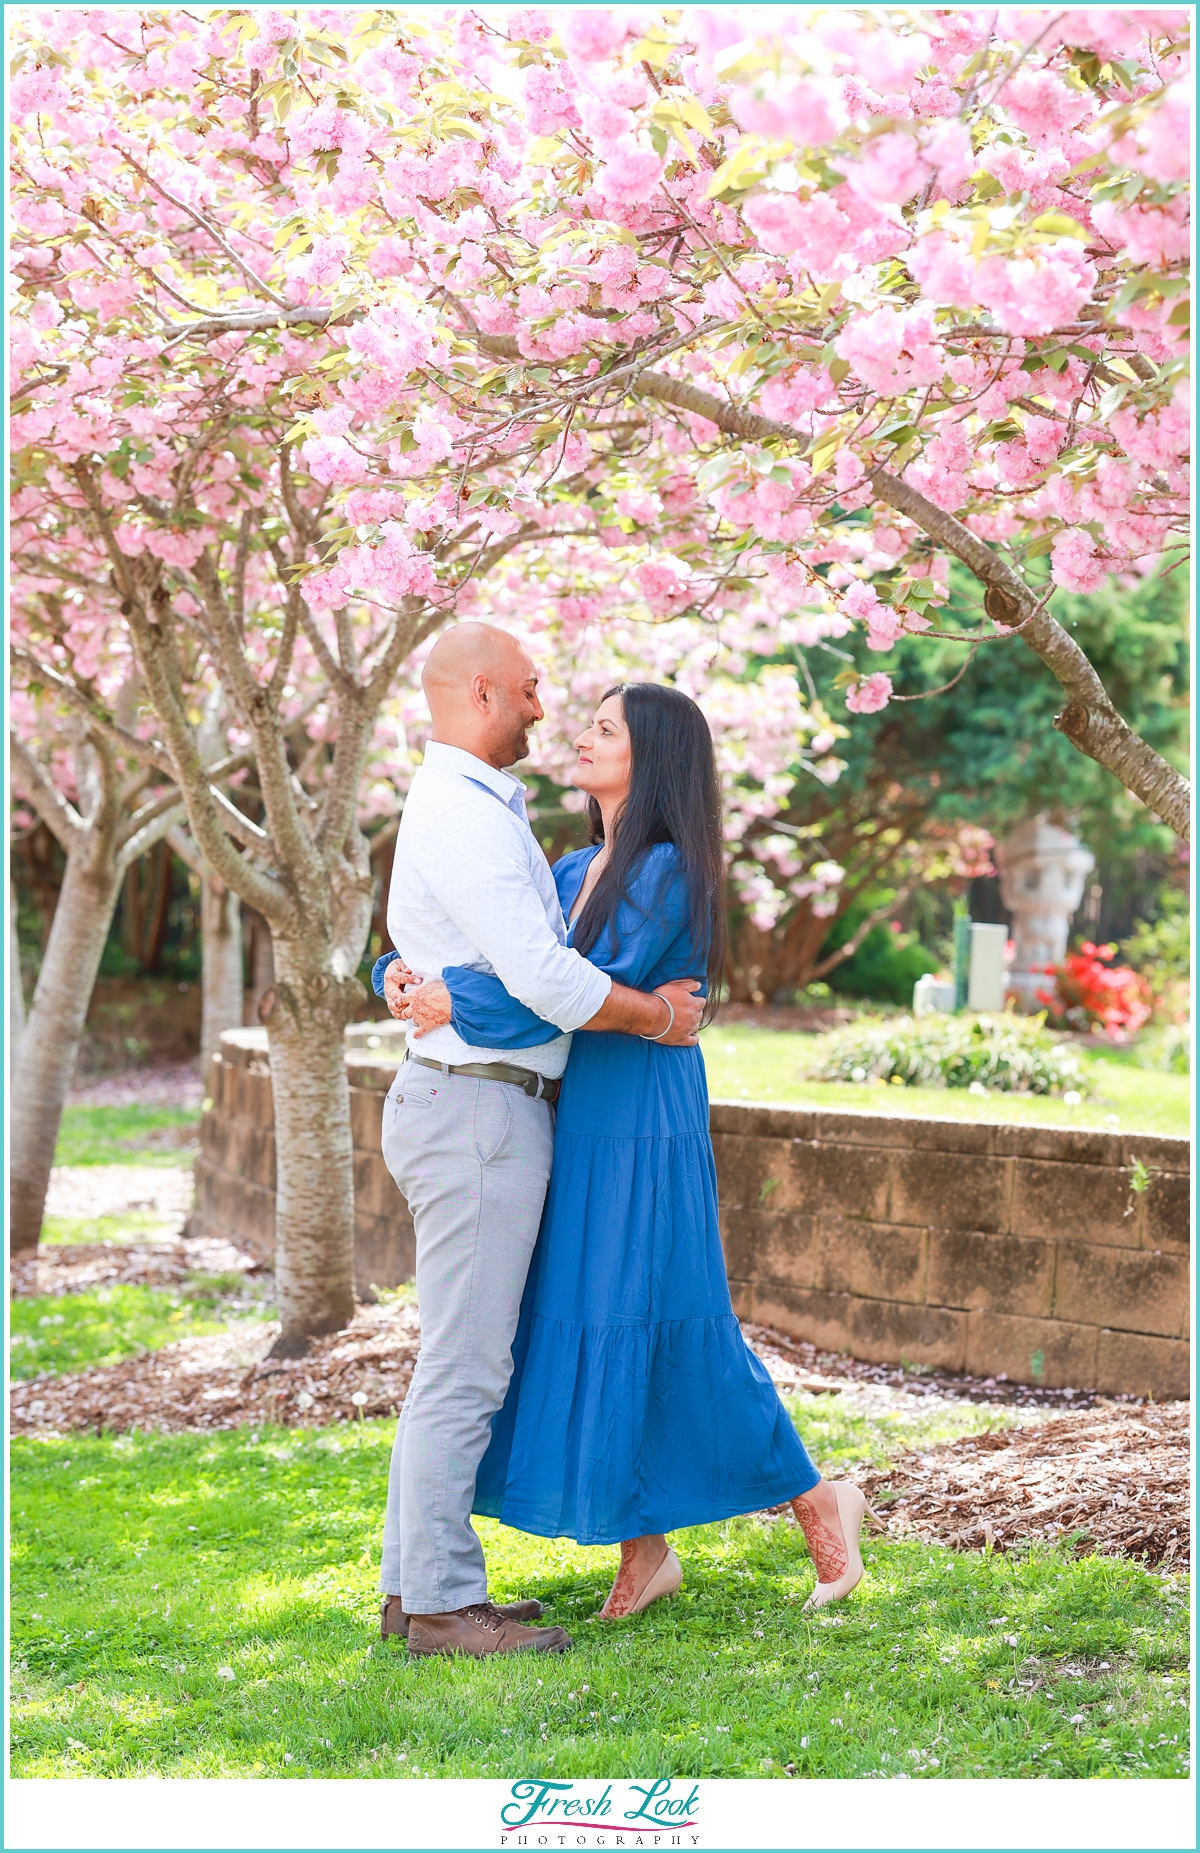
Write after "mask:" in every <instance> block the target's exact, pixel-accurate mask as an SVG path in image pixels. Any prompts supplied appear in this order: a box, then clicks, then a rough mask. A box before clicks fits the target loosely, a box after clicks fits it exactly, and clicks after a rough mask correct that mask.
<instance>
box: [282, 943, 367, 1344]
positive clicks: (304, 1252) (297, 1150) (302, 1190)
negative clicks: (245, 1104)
mask: <svg viewBox="0 0 1200 1853" xmlns="http://www.w3.org/2000/svg"><path fill="white" fill-rule="evenodd" d="M317 937H318V936H317V935H316V934H314V935H313V938H314V939H316V938H317ZM274 946H275V971H276V980H275V984H274V986H273V987H272V988H271V989H270V990H269V991H267V992H265V993H264V995H263V997H262V998H261V1000H260V1003H259V1013H260V1015H261V1017H262V1020H263V1021H264V1023H265V1024H266V1027H267V1034H268V1038H269V1043H270V1059H271V1092H272V1095H273V1097H274V1103H275V1151H276V1185H275V1298H276V1304H277V1306H278V1308H279V1318H280V1324H281V1327H282V1330H281V1332H280V1335H279V1338H278V1340H277V1341H276V1344H275V1347H274V1350H275V1354H276V1355H277V1356H283V1357H289V1356H299V1355H302V1353H303V1352H304V1350H305V1349H306V1348H307V1341H308V1339H309V1338H310V1337H316V1336H318V1335H319V1334H320V1333H322V1332H335V1331H338V1330H340V1328H341V1327H342V1326H344V1325H347V1324H348V1323H349V1321H350V1319H351V1317H352V1315H353V1312H354V1304H355V1284H354V1148H353V1141H352V1138H351V1133H350V1087H349V1081H348V1079H347V1074H346V1060H345V1053H344V1038H343V1032H344V1030H345V1026H346V1024H347V1022H348V1021H349V1018H350V1015H351V1012H352V1010H353V1008H354V1005H355V1003H356V1001H357V998H358V996H359V995H360V987H359V985H358V982H357V980H356V979H353V978H349V979H348V978H340V977H338V976H337V975H336V974H335V972H334V970H333V961H332V960H331V959H330V958H329V956H328V954H327V953H323V952H322V949H321V948H320V947H319V946H314V945H313V944H311V943H309V944H304V943H299V944H297V943H296V942H294V941H293V940H291V939H290V938H280V937H279V936H276V937H275V942H274ZM314 968H315V969H314ZM322 968H323V969H322Z"/></svg>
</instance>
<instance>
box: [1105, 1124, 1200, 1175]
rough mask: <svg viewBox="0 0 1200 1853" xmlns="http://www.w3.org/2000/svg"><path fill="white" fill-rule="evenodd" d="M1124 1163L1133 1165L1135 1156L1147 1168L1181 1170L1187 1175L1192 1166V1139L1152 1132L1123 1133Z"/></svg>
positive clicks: (1122, 1155) (1122, 1161)
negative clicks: (1157, 1134) (1155, 1134)
mask: <svg viewBox="0 0 1200 1853" xmlns="http://www.w3.org/2000/svg"><path fill="white" fill-rule="evenodd" d="M1121 1147H1122V1150H1121V1160H1120V1162H1121V1163H1122V1164H1126V1165H1131V1164H1132V1163H1133V1161H1134V1159H1135V1158H1140V1159H1141V1161H1142V1163H1143V1164H1144V1165H1145V1166H1146V1167H1147V1169H1153V1168H1157V1169H1158V1170H1160V1171H1181V1172H1183V1173H1184V1174H1185V1175H1186V1174H1187V1173H1190V1171H1191V1168H1192V1146H1191V1140H1190V1139H1182V1138H1179V1137H1178V1136H1168V1135H1166V1134H1160V1135H1159V1136H1157V1137H1156V1136H1154V1135H1153V1134H1151V1133H1142V1132H1127V1133H1123V1134H1122V1135H1121Z"/></svg>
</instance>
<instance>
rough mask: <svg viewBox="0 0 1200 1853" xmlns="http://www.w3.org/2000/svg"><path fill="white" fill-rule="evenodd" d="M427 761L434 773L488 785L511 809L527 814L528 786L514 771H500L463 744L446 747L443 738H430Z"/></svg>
mask: <svg viewBox="0 0 1200 1853" xmlns="http://www.w3.org/2000/svg"><path fill="white" fill-rule="evenodd" d="M425 764H426V765H427V766H429V767H431V768H432V770H433V771H435V772H457V773H458V775H459V777H460V778H468V779H474V780H475V783H476V784H477V785H486V786H487V788H488V790H489V791H494V792H495V794H496V796H497V797H498V798H499V799H500V800H501V801H502V802H503V803H504V804H506V805H508V806H509V808H510V809H511V810H517V811H520V812H521V813H522V814H524V808H525V787H524V785H523V784H522V783H521V781H520V779H519V778H516V777H514V775H513V774H512V773H511V772H499V771H497V769H496V767H495V766H489V765H488V763H487V761H486V759H476V757H475V755H474V753H468V752H466V751H464V749H463V748H462V747H461V746H447V745H445V744H444V743H443V742H442V741H440V740H430V742H429V744H428V745H427V746H426V748H425Z"/></svg>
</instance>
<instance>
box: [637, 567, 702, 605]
mask: <svg viewBox="0 0 1200 1853" xmlns="http://www.w3.org/2000/svg"><path fill="white" fill-rule="evenodd" d="M637 577H638V584H639V585H640V586H641V588H642V591H643V593H644V594H645V598H646V603H647V604H648V605H649V607H650V609H651V611H652V612H653V613H654V614H655V616H656V617H660V618H661V617H667V616H669V615H670V614H672V613H674V612H676V611H681V610H682V609H683V608H684V606H685V605H689V604H691V602H692V599H693V597H694V596H695V594H694V592H693V589H692V573H691V568H690V567H689V566H688V565H687V564H686V563H685V562H684V561H683V560H678V559H676V558H675V556H674V555H673V554H669V553H663V554H659V555H658V557H657V558H656V559H653V560H646V561H644V562H643V564H642V565H641V566H639V567H638V569H637Z"/></svg>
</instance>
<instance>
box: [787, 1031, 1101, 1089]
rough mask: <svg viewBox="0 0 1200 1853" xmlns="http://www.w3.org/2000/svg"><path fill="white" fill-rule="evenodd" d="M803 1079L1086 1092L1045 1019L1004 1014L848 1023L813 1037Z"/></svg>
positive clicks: (1069, 1053) (1073, 1060)
mask: <svg viewBox="0 0 1200 1853" xmlns="http://www.w3.org/2000/svg"><path fill="white" fill-rule="evenodd" d="M808 1079H809V1080H811V1081H898V1082H903V1084H904V1085H905V1086H906V1087H971V1086H972V1085H973V1084H975V1085H979V1086H983V1087H986V1088H989V1089H991V1088H995V1089H997V1090H998V1091H999V1092H1001V1093H1007V1094H1061V1093H1065V1092H1066V1091H1067V1090H1068V1089H1074V1091H1075V1092H1076V1093H1078V1094H1081V1095H1082V1094H1086V1093H1087V1092H1088V1085H1087V1081H1086V1079H1085V1076H1084V1074H1083V1070H1082V1068H1081V1066H1080V1063H1079V1058H1078V1056H1077V1055H1076V1054H1075V1053H1074V1051H1073V1050H1071V1049H1070V1048H1067V1047H1065V1046H1064V1044H1063V1043H1062V1041H1061V1040H1060V1039H1059V1038H1057V1037H1055V1036H1053V1035H1052V1034H1051V1033H1050V1032H1049V1031H1048V1030H1047V1029H1046V1027H1045V1018H1044V1017H1041V1016H1037V1017H1019V1016H1016V1015H1014V1014H1012V1013H1011V1012H1006V1013H1005V1014H1004V1015H1003V1016H970V1017H968V1016H961V1017H941V1016H932V1017H921V1018H920V1019H919V1020H914V1019H913V1018H912V1017H893V1018H891V1019H889V1020H887V1021H885V1022H875V1023H855V1024H852V1025H851V1026H850V1027H849V1028H848V1029H843V1030H834V1031H833V1032H832V1033H831V1034H830V1035H828V1036H823V1037H822V1038H821V1040H820V1042H819V1043H818V1045H817V1050H816V1056H815V1060H814V1062H813V1064H812V1066H811V1067H810V1068H809V1071H808Z"/></svg>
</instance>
